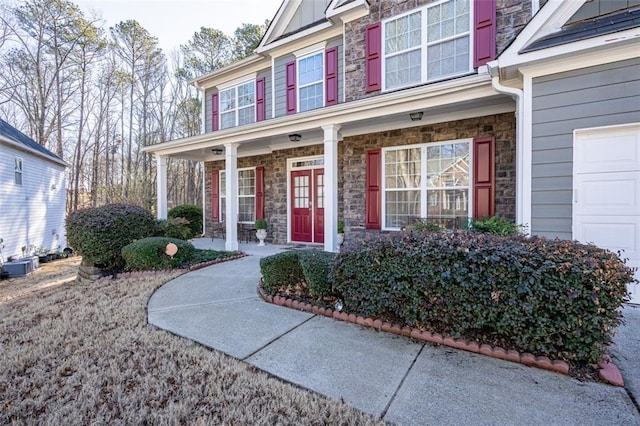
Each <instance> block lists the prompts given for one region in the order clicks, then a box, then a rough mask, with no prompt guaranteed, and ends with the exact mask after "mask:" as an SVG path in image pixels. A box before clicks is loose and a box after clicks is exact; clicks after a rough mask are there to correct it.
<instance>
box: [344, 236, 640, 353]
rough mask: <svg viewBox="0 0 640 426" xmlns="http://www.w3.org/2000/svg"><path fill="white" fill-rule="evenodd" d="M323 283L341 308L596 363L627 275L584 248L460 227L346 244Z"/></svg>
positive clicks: (611, 259) (614, 261)
mask: <svg viewBox="0 0 640 426" xmlns="http://www.w3.org/2000/svg"><path fill="white" fill-rule="evenodd" d="M333 277H334V290H335V291H336V292H337V293H338V294H339V295H340V296H341V298H342V300H343V303H344V306H345V309H347V310H348V311H351V312H354V313H358V314H361V315H363V316H381V315H390V316H392V317H395V318H398V319H399V320H401V321H404V322H406V323H407V324H409V325H424V326H425V327H427V328H433V329H435V330H438V331H440V332H444V333H447V334H450V335H452V336H454V337H458V336H463V337H467V338H473V339H479V340H485V341H488V343H491V342H495V343H498V344H501V345H502V344H507V345H509V346H510V347H511V348H514V349H517V350H520V351H524V352H531V353H534V354H538V355H546V356H549V357H551V358H556V359H557V358H560V359H566V360H576V361H580V362H587V363H593V362H597V361H599V360H600V359H601V358H602V355H603V352H604V349H605V347H606V345H607V343H608V341H609V340H610V338H611V337H612V333H613V330H614V328H615V327H616V326H617V325H618V324H619V323H620V320H621V313H620V312H619V310H618V309H619V308H620V306H621V305H622V304H623V302H625V301H626V300H627V297H628V296H627V289H626V284H627V283H630V282H632V281H633V279H634V278H633V271H632V269H631V268H629V267H627V266H626V265H624V263H623V262H622V261H620V259H619V258H618V256H617V255H616V254H615V253H612V252H610V251H607V250H603V249H600V248H597V247H595V246H592V245H585V244H580V243H577V242H572V241H564V240H546V239H544V238H532V239H527V238H525V237H523V236H512V237H499V236H494V235H490V234H482V233H477V232H464V231H457V232H449V233H406V234H402V235H396V236H393V237H391V238H386V239H382V238H381V239H377V240H369V241H364V242H361V243H360V244H359V245H357V246H356V245H352V246H350V247H347V248H346V249H345V250H343V251H342V252H341V253H340V254H339V255H338V256H337V258H336V264H335V268H334V271H333Z"/></svg>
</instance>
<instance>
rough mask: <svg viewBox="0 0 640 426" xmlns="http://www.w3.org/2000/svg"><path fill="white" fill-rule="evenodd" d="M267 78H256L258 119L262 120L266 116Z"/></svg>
mask: <svg viewBox="0 0 640 426" xmlns="http://www.w3.org/2000/svg"><path fill="white" fill-rule="evenodd" d="M264 89H265V78H264V77H262V78H259V79H258V80H256V121H262V120H264V118H265V109H264V107H265V105H264V99H265V96H264V95H265V92H264Z"/></svg>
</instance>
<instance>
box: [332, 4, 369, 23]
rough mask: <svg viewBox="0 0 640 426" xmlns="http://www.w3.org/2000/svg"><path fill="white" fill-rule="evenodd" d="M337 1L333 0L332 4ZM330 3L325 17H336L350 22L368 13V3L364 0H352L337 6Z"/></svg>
mask: <svg viewBox="0 0 640 426" xmlns="http://www.w3.org/2000/svg"><path fill="white" fill-rule="evenodd" d="M337 2H338V0H334V1H333V2H332V5H333V4H335V3H337ZM332 5H329V8H328V9H327V13H326V16H327V19H333V18H338V19H340V20H341V21H342V22H350V21H353V20H354V19H358V18H361V17H363V16H365V15H367V14H368V13H369V3H368V2H367V1H366V0H354V1H352V2H350V3H347V4H345V5H343V6H340V7H339V8H336V7H335V6H332Z"/></svg>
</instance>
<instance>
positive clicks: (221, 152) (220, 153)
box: [211, 146, 224, 155]
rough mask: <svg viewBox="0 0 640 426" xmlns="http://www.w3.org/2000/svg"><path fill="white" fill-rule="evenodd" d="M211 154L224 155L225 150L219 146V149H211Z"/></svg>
mask: <svg viewBox="0 0 640 426" xmlns="http://www.w3.org/2000/svg"><path fill="white" fill-rule="evenodd" d="M211 153H212V154H213V155H222V154H223V153H224V148H222V147H221V146H217V147H215V148H213V149H211Z"/></svg>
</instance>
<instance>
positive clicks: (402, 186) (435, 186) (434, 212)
mask: <svg viewBox="0 0 640 426" xmlns="http://www.w3.org/2000/svg"><path fill="white" fill-rule="evenodd" d="M469 147H470V141H469V140H464V141H451V142H443V143H432V144H426V145H412V146H409V147H397V148H385V149H383V159H384V160H383V161H384V170H383V186H384V193H383V197H384V199H383V208H384V224H383V226H384V228H388V229H400V228H402V227H403V226H406V225H409V224H411V223H413V221H414V220H415V219H417V218H427V219H431V220H434V221H435V222H437V223H440V224H442V223H453V221H455V220H456V219H459V218H468V217H469V211H470V194H469V191H470V186H469V176H470V175H469V173H470V167H469V165H470V157H469Z"/></svg>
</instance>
